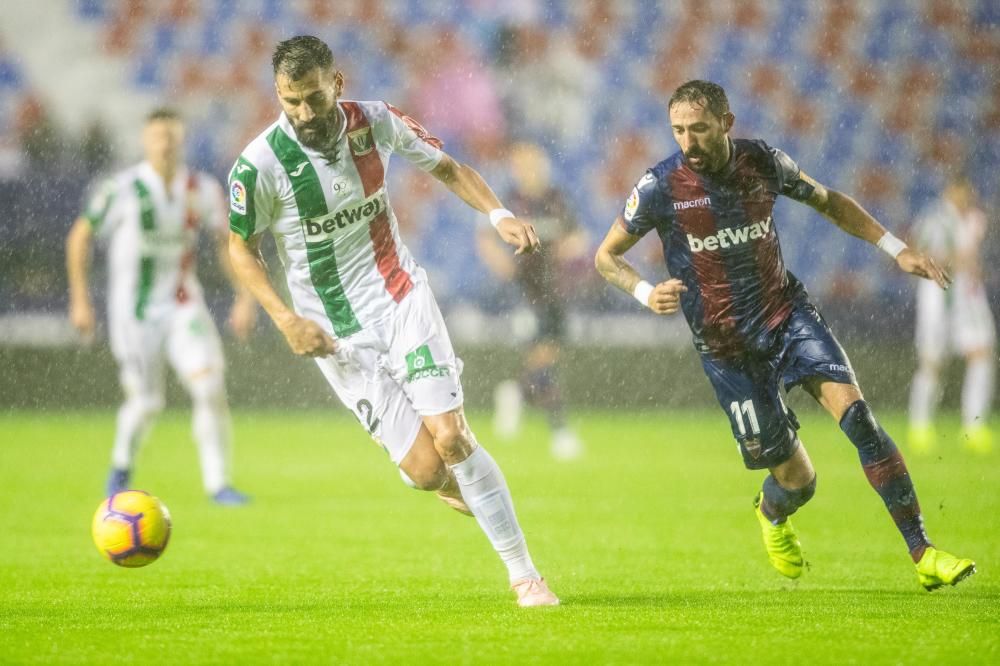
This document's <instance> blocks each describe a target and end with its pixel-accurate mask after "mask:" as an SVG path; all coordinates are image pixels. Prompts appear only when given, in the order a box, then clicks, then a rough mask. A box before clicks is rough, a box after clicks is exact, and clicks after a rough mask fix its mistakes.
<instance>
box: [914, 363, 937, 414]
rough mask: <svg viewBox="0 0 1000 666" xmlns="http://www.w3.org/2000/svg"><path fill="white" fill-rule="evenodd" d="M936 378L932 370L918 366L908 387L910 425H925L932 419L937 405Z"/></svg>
mask: <svg viewBox="0 0 1000 666" xmlns="http://www.w3.org/2000/svg"><path fill="white" fill-rule="evenodd" d="M937 393H938V378H937V373H936V372H934V371H933V370H926V369H924V368H920V369H918V370H917V373H916V374H915V375H913V385H912V386H911V387H910V425H911V426H917V427H925V426H928V425H930V424H931V421H933V420H934V411H935V408H936V407H937Z"/></svg>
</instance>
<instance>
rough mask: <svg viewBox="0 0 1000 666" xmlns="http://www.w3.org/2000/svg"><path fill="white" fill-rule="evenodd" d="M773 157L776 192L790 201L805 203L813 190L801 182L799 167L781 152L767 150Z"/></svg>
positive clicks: (773, 149) (775, 149)
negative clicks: (776, 181) (776, 183)
mask: <svg viewBox="0 0 1000 666" xmlns="http://www.w3.org/2000/svg"><path fill="white" fill-rule="evenodd" d="M768 150H769V151H770V152H771V156H772V157H774V168H775V172H776V174H777V177H778V191H779V192H781V193H782V194H784V195H785V196H786V197H788V198H790V199H795V200H796V201H805V200H806V199H808V198H809V197H811V196H812V193H813V190H814V189H815V188H814V187H813V186H812V185H810V184H809V183H807V182H806V181H804V180H802V178H801V174H802V171H801V169H799V165H798V164H796V163H795V160H793V159H792V158H791V157H789V156H788V153H786V152H785V151H783V150H778V149H777V148H770V147H769V148H768Z"/></svg>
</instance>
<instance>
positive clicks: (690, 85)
mask: <svg viewBox="0 0 1000 666" xmlns="http://www.w3.org/2000/svg"><path fill="white" fill-rule="evenodd" d="M680 102H689V103H691V104H704V105H705V108H707V109H708V110H709V111H711V112H712V114H713V115H715V117H716V118H721V117H722V116H724V115H725V114H727V113H729V98H727V97H726V91H725V90H724V89H723V88H722V86H720V85H719V84H718V83H712V82H711V81H702V80H700V79H694V80H693V81H688V82H687V83H685V84H683V85H681V87H680V88H678V89H677V90H675V91H674V94H673V95H671V96H670V102H669V103H668V104H667V109H668V110H669V109H672V108H673V107H674V104H679V103H680Z"/></svg>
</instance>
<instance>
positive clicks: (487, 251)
mask: <svg viewBox="0 0 1000 666" xmlns="http://www.w3.org/2000/svg"><path fill="white" fill-rule="evenodd" d="M510 167H511V174H512V176H513V179H514V188H513V190H512V191H511V192H510V193H509V194H508V196H507V202H508V203H509V204H510V206H511V210H513V211H514V212H515V213H516V214H517V215H520V216H522V218H523V219H530V220H531V221H532V223H533V224H534V226H535V230H536V231H537V232H538V238H539V240H540V241H541V243H542V245H543V249H542V250H541V251H539V252H535V253H534V254H531V255H528V256H526V257H524V258H523V259H521V260H520V261H515V260H514V258H513V257H511V256H510V253H509V252H508V251H507V250H506V249H505V248H504V246H503V244H502V243H500V242H499V240H498V239H497V237H496V234H495V233H491V231H490V230H487V229H484V230H482V231H481V232H480V234H479V237H478V239H477V240H478V247H479V254H480V256H481V257H482V259H483V261H484V263H485V264H486V265H487V266H488V267H489V268H490V270H491V271H492V272H493V273H494V274H496V275H497V276H498V277H500V278H501V279H503V280H513V281H515V282H516V283H517V285H518V286H519V287H520V288H521V289H522V290H523V292H524V296H525V298H526V299H527V301H528V304H529V305H530V307H531V309H532V310H533V311H534V314H535V320H536V323H537V331H536V335H535V339H534V341H533V342H532V344H531V346H530V347H529V348H528V350H527V352H526V353H525V355H524V366H523V370H522V374H521V377H520V380H507V381H505V382H502V383H501V384H500V385H499V386H497V388H496V392H495V405H494V431H495V432H496V433H497V434H498V435H499V436H501V437H505V438H510V437H513V436H514V435H515V434H516V433H517V432H518V430H519V428H520V423H521V412H522V405H523V399H524V397H525V396H526V397H527V399H528V402H529V404H531V405H533V406H536V407H540V408H541V409H543V410H545V415H546V417H547V418H548V421H549V427H550V428H551V430H552V445H551V451H552V456H553V457H554V458H556V459H557V460H572V459H575V458H578V457H580V455H581V454H582V453H583V446H582V445H581V443H580V440H579V438H578V437H577V436H576V433H574V432H573V431H572V430H571V429H570V428H569V426H568V425H567V424H566V414H565V407H564V404H563V398H562V392H561V390H560V388H559V377H558V371H557V363H558V361H559V352H560V347H561V346H562V343H563V341H564V340H565V336H566V299H567V296H568V294H567V293H565V290H564V289H562V288H561V287H562V285H561V284H560V276H563V275H568V274H569V271H564V270H563V268H564V267H566V265H567V264H569V263H570V262H572V261H574V260H576V259H578V258H580V257H581V256H583V254H584V253H585V252H586V251H587V244H588V238H587V234H586V232H585V231H584V230H583V229H582V228H581V227H580V226H579V225H577V223H576V218H575V217H574V215H573V213H572V211H570V209H569V206H568V205H567V203H566V199H565V197H564V196H563V195H562V193H561V192H560V191H559V190H558V189H556V188H555V187H554V186H553V185H552V178H551V171H552V167H551V163H550V162H549V158H548V156H547V155H546V154H545V153H544V151H542V149H541V148H539V147H538V146H536V145H534V144H527V143H520V144H515V145H514V146H513V147H512V148H511V154H510Z"/></svg>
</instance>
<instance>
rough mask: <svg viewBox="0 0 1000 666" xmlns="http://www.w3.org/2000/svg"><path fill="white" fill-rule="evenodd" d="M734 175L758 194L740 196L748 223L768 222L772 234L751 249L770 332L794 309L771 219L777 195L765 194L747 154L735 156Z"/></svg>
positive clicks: (762, 305)
mask: <svg viewBox="0 0 1000 666" xmlns="http://www.w3.org/2000/svg"><path fill="white" fill-rule="evenodd" d="M734 176H735V177H736V178H737V179H738V181H740V182H742V183H743V184H744V189H745V190H748V191H755V192H759V194H757V195H756V196H752V195H744V196H742V197H741V205H742V208H743V211H744V213H745V214H746V219H747V222H748V223H750V224H753V223H755V222H761V221H764V220H768V219H770V220H771V232H770V233H769V234H768V235H767V236H765V237H764V238H761V239H760V240H758V241H757V242H756V243H754V246H753V247H754V260H755V261H756V264H757V275H758V278H759V280H760V286H761V292H760V300H761V307H762V309H763V310H764V322H765V323H764V325H765V326H766V327H767V329H768V330H769V331H773V330H774V329H776V328H777V327H778V326H780V325H781V324H783V323H784V322H785V320H786V319H788V316H789V315H790V314H791V312H792V307H793V303H792V301H791V299H789V298H788V296H787V295H786V294H785V288H786V287H787V286H788V275H787V274H786V272H785V262H784V260H783V259H782V257H781V245H780V244H779V243H778V229H777V227H776V226H775V223H774V218H773V217H772V212H773V211H774V200H775V198H776V196H777V195H774V194H771V193H770V192H768V187H767V183H766V181H765V179H764V176H762V175H761V174H760V173H759V172H758V170H757V168H756V167H755V166H754V164H753V163H752V161H751V160H750V159H749V156H748V155H747V153H741V154H738V155H737V156H736V165H735V168H734ZM758 185H759V189H758Z"/></svg>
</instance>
